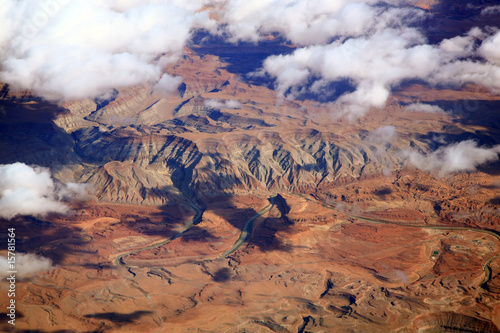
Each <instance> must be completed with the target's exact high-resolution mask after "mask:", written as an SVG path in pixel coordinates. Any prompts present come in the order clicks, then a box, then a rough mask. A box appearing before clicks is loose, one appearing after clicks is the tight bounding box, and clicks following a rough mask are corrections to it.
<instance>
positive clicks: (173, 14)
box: [0, 0, 213, 100]
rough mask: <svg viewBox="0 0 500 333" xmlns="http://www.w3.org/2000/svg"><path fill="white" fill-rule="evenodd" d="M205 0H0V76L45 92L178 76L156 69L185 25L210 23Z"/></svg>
mask: <svg viewBox="0 0 500 333" xmlns="http://www.w3.org/2000/svg"><path fill="white" fill-rule="evenodd" d="M204 2H205V1H195V0H194V1H188V2H186V1H178V0H172V1H154V0H149V1H148V0H142V1H134V0H114V1H104V0H72V1H68V0H44V1H38V0H6V1H5V3H4V4H2V8H1V9H0V51H1V52H0V68H1V70H0V80H2V81H4V82H6V83H9V84H10V85H11V86H12V87H13V88H18V89H30V90H32V91H33V92H34V93H35V94H38V95H40V96H43V97H45V98H48V99H54V100H58V99H63V100H67V99H78V98H84V97H98V96H100V95H102V94H105V93H106V92H107V91H108V90H110V89H112V88H116V87H121V86H129V85H135V84H142V83H147V82H149V83H153V82H157V81H159V83H158V84H159V88H160V89H164V88H167V89H166V90H171V86H172V85H174V84H175V83H178V82H179V80H178V79H175V78H172V77H170V76H168V75H167V74H164V73H163V71H162V69H163V68H164V66H165V65H166V64H168V63H171V62H173V61H176V60H177V58H178V57H179V55H180V54H182V51H183V47H184V46H185V44H186V41H187V40H188V39H189V38H190V34H191V31H192V29H194V28H197V27H204V28H208V29H210V28H211V27H212V26H213V22H212V21H211V20H210V19H209V18H208V13H207V12H199V10H200V9H201V7H202V6H203V4H204Z"/></svg>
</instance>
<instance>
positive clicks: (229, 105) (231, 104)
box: [204, 99, 241, 109]
mask: <svg viewBox="0 0 500 333" xmlns="http://www.w3.org/2000/svg"><path fill="white" fill-rule="evenodd" d="M204 104H205V106H208V107H210V108H214V109H238V108H240V107H241V104H240V102H238V101H236V100H232V99H227V100H224V101H222V100H220V99H207V100H205V102H204Z"/></svg>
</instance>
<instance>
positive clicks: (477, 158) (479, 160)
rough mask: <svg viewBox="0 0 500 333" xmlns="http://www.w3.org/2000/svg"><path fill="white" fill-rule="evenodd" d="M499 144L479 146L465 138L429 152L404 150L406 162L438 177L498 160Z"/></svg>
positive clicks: (472, 169) (473, 168) (469, 169)
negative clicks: (486, 146)
mask: <svg viewBox="0 0 500 333" xmlns="http://www.w3.org/2000/svg"><path fill="white" fill-rule="evenodd" d="M499 153H500V145H497V146H494V147H492V148H481V147H478V146H477V142H475V141H473V140H466V141H462V142H459V143H453V144H450V145H447V146H442V147H440V148H438V149H437V150H435V151H433V152H432V153H429V154H421V153H419V152H416V151H411V152H406V157H407V158H408V162H409V163H410V164H411V165H412V166H414V167H415V168H417V169H420V170H424V171H429V172H432V173H436V174H437V175H438V177H443V176H447V175H449V174H452V173H456V172H463V171H474V170H475V169H476V167H477V166H478V165H481V164H484V163H486V162H492V161H496V160H498V154H499Z"/></svg>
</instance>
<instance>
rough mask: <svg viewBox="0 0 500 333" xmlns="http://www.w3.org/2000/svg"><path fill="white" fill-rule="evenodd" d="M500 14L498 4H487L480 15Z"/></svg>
mask: <svg viewBox="0 0 500 333" xmlns="http://www.w3.org/2000/svg"><path fill="white" fill-rule="evenodd" d="M495 14H500V6H498V5H497V6H489V7H486V8H484V9H483V10H482V11H481V15H495Z"/></svg>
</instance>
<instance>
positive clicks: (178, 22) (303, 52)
mask: <svg viewBox="0 0 500 333" xmlns="http://www.w3.org/2000/svg"><path fill="white" fill-rule="evenodd" d="M4 2H5V4H3V5H2V6H1V8H0V80H1V81H4V82H7V83H9V84H10V85H11V87H14V88H19V89H31V90H32V91H33V92H34V93H35V94H38V95H40V96H43V97H46V98H49V99H56V100H57V99H62V100H67V99H78V98H83V97H100V96H103V95H106V94H107V93H108V92H109V90H110V89H112V88H118V87H121V86H129V85H135V84H142V83H155V85H154V89H155V91H156V92H161V93H170V92H172V91H174V90H175V89H176V87H177V86H178V84H179V83H180V82H181V78H180V77H173V76H170V75H169V74H166V73H164V71H163V69H164V68H165V66H166V65H168V64H170V63H172V62H175V61H176V60H177V59H178V58H179V56H180V55H181V54H182V52H183V48H184V46H185V45H186V43H187V42H188V41H189V40H190V38H191V35H192V32H193V30H195V29H199V28H201V29H207V30H208V31H210V32H211V33H213V34H219V35H221V36H223V37H224V38H225V39H226V40H227V41H230V42H239V41H253V42H257V41H260V40H262V39H264V38H265V37H266V36H268V35H270V34H279V35H280V36H281V37H283V38H285V39H286V40H288V41H289V42H290V43H292V44H294V45H296V46H297V49H296V50H295V51H294V52H293V53H292V54H288V55H273V56H270V57H268V58H267V59H266V60H265V61H264V63H263V66H262V69H261V70H260V73H261V74H266V75H269V76H270V77H271V78H272V79H274V80H275V84H276V90H277V92H278V94H279V95H280V96H287V97H289V98H294V97H297V96H298V95H300V94H303V93H312V94H323V93H324V92H325V89H327V88H326V87H328V84H329V83H331V82H336V81H347V82H349V83H350V84H352V85H353V86H354V91H349V92H347V93H345V94H344V95H342V96H340V97H339V98H338V99H337V100H336V104H337V106H340V108H336V109H340V110H343V111H342V112H344V113H347V114H348V115H350V116H351V117H354V118H355V117H359V116H361V115H363V114H364V113H365V112H366V111H367V110H368V109H369V108H371V107H383V106H384V105H385V103H386V102H387V100H388V98H389V96H390V94H391V90H392V89H393V88H394V87H395V86H398V85H399V84H400V83H401V82H403V81H405V80H407V79H420V80H424V81H427V82H429V83H430V84H436V85H437V84H443V83H444V84H450V83H452V84H456V85H461V84H465V83H475V84H479V85H484V86H486V87H488V88H491V89H493V90H499V91H500V51H499V50H500V32H496V33H495V32H491V31H490V32H485V31H482V30H481V29H479V28H474V29H472V30H471V31H469V32H468V33H466V34H464V35H461V36H456V37H453V38H449V39H445V40H443V41H441V42H440V43H438V44H434V45H429V44H428V42H427V39H426V37H425V36H424V35H423V33H422V32H421V30H419V29H418V28H416V26H418V24H420V23H422V22H423V19H424V18H425V17H427V16H428V15H430V14H429V13H427V12H426V11H424V10H421V9H418V8H415V7H413V6H411V4H412V3H414V1H395V0H387V1H385V2H380V1H376V0H355V1H352V0H337V1H324V0H254V1H247V0H190V1H182V0H72V1H69V0H43V1H38V0H5V1H4ZM497 7H498V6H493V7H488V8H486V9H484V10H483V15H487V14H489V13H495V12H496V11H497ZM211 17H213V18H214V19H211ZM471 59H474V60H471ZM255 71H256V72H258V69H255Z"/></svg>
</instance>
